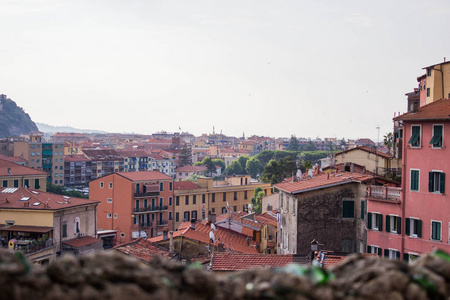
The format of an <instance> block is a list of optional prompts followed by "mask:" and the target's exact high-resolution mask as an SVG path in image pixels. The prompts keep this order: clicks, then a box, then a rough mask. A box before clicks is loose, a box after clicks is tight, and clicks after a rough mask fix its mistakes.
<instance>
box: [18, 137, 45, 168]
mask: <svg viewBox="0 0 450 300" xmlns="http://www.w3.org/2000/svg"><path fill="white" fill-rule="evenodd" d="M43 136H44V134H43V133H42V132H40V131H33V132H30V134H29V136H28V137H27V139H26V140H22V141H14V156H20V157H23V158H24V159H26V160H27V166H28V167H30V168H33V169H37V170H42V142H43Z"/></svg>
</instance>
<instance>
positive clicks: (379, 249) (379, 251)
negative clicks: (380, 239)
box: [377, 248, 381, 257]
mask: <svg viewBox="0 0 450 300" xmlns="http://www.w3.org/2000/svg"><path fill="white" fill-rule="evenodd" d="M377 254H378V256H379V257H381V248H378V253H377Z"/></svg>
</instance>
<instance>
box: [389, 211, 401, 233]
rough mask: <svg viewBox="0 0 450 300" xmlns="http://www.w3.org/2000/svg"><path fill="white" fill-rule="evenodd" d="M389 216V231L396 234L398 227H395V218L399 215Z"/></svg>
mask: <svg viewBox="0 0 450 300" xmlns="http://www.w3.org/2000/svg"><path fill="white" fill-rule="evenodd" d="M389 217H390V222H389V223H390V224H389V225H390V226H391V228H389V232H390V233H395V234H398V233H397V230H398V228H396V227H397V219H396V218H399V217H400V216H399V215H389Z"/></svg>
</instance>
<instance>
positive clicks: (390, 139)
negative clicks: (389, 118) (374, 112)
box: [383, 132, 394, 153]
mask: <svg viewBox="0 0 450 300" xmlns="http://www.w3.org/2000/svg"><path fill="white" fill-rule="evenodd" d="M383 145H385V146H386V147H388V149H389V153H391V149H392V148H393V145H394V135H393V134H392V132H388V133H386V134H385V135H384V136H383Z"/></svg>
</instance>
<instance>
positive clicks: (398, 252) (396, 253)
mask: <svg viewBox="0 0 450 300" xmlns="http://www.w3.org/2000/svg"><path fill="white" fill-rule="evenodd" d="M395 257H397V259H400V251H397V252H395Z"/></svg>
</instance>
